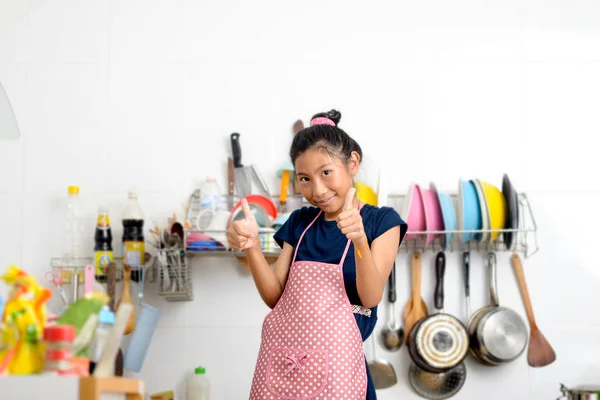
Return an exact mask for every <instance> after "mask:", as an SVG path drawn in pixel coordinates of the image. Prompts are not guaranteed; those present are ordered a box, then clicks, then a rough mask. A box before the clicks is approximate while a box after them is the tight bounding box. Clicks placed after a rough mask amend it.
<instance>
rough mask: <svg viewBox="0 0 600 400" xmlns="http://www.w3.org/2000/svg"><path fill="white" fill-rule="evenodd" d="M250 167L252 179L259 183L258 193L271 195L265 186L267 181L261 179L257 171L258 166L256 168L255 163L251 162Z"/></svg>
mask: <svg viewBox="0 0 600 400" xmlns="http://www.w3.org/2000/svg"><path fill="white" fill-rule="evenodd" d="M251 168H252V176H253V178H254V180H255V181H257V182H258V184H259V188H260V193H261V194H262V195H264V196H271V191H270V190H269V187H268V186H267V182H265V180H264V179H263V177H262V175H261V174H260V172H258V168H256V165H254V164H252V166H251Z"/></svg>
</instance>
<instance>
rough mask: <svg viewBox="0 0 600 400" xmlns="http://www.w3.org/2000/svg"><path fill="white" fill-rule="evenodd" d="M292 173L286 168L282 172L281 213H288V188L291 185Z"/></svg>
mask: <svg viewBox="0 0 600 400" xmlns="http://www.w3.org/2000/svg"><path fill="white" fill-rule="evenodd" d="M290 174H291V171H290V170H289V169H286V170H284V171H282V173H281V189H280V192H279V213H280V214H285V213H287V195H288V188H289V186H290Z"/></svg>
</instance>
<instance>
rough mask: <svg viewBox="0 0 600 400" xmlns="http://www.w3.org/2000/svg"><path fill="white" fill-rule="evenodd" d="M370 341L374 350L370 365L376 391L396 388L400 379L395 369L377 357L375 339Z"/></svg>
mask: <svg viewBox="0 0 600 400" xmlns="http://www.w3.org/2000/svg"><path fill="white" fill-rule="evenodd" d="M371 336H373V335H371ZM369 340H370V341H371V346H372V347H371V348H372V350H373V359H372V360H371V361H369V363H368V365H369V371H370V372H371V378H372V379H373V385H374V386H375V389H387V388H389V387H391V386H394V385H395V384H396V383H398V377H397V376H396V371H395V370H394V367H393V366H392V364H390V363H389V362H388V361H385V360H380V359H379V358H378V357H377V350H376V349H375V347H376V346H375V338H374V337H371V338H370V339H369Z"/></svg>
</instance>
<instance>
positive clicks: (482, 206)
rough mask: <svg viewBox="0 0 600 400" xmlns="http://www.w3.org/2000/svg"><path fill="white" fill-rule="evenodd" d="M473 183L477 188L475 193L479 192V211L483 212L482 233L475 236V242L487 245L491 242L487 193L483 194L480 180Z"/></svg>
mask: <svg viewBox="0 0 600 400" xmlns="http://www.w3.org/2000/svg"><path fill="white" fill-rule="evenodd" d="M471 183H473V185H474V186H475V191H476V192H477V199H478V201H479V211H480V212H481V228H480V229H481V230H482V232H481V233H477V234H475V240H477V241H478V242H479V243H487V242H489V240H490V233H489V232H488V231H489V230H490V211H489V209H488V204H487V201H486V199H485V193H484V192H483V187H482V186H481V181H480V180H479V179H472V180H471Z"/></svg>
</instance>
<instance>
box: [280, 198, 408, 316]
mask: <svg viewBox="0 0 600 400" xmlns="http://www.w3.org/2000/svg"><path fill="white" fill-rule="evenodd" d="M319 211H320V210H319V208H317V207H302V208H301V209H298V210H296V211H294V212H293V213H292V214H291V215H290V217H289V218H288V220H287V221H286V222H285V224H283V226H282V227H281V228H280V229H279V230H278V231H277V232H276V233H275V236H274V238H275V240H276V241H277V243H278V244H279V246H281V247H282V248H283V242H287V243H289V244H290V245H291V246H292V247H294V249H295V248H296V244H297V243H298V240H299V239H300V235H302V232H303V231H304V229H306V227H307V226H308V224H310V223H311V221H312V220H313V219H314V218H315V217H316V216H317V214H318V213H319ZM360 215H361V216H362V219H363V226H364V229H365V234H366V236H367V239H368V242H369V247H370V246H371V243H373V240H375V239H377V238H378V237H379V236H381V235H382V234H384V233H385V232H387V231H388V230H389V229H391V228H393V227H395V226H400V242H399V243H398V246H400V243H402V239H403V238H404V234H405V233H406V230H407V229H408V225H407V224H406V223H405V222H404V221H403V220H402V219H401V218H400V215H399V214H398V212H396V210H394V209H393V208H391V207H375V206H372V205H369V204H365V205H364V206H363V208H362V209H361V210H360ZM347 242H348V239H347V238H346V236H345V235H343V234H342V232H341V231H340V229H339V228H338V227H337V222H336V221H335V220H333V221H326V220H325V214H321V215H320V216H319V218H318V219H317V221H315V223H314V224H313V225H312V226H311V227H310V229H309V230H308V231H306V234H305V235H304V238H302V243H301V244H300V248H299V249H298V255H297V256H296V261H318V262H324V263H330V264H338V263H339V262H340V260H341V259H342V255H343V254H344V249H345V248H346V243H347ZM343 273H344V283H345V285H346V293H347V295H348V299H349V300H350V303H351V304H357V305H362V303H361V301H360V297H359V296H358V290H357V288H356V264H355V261H354V245H353V243H350V248H349V249H348V255H347V256H346V260H345V261H344V267H343ZM373 312H374V313H376V310H372V313H373Z"/></svg>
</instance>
